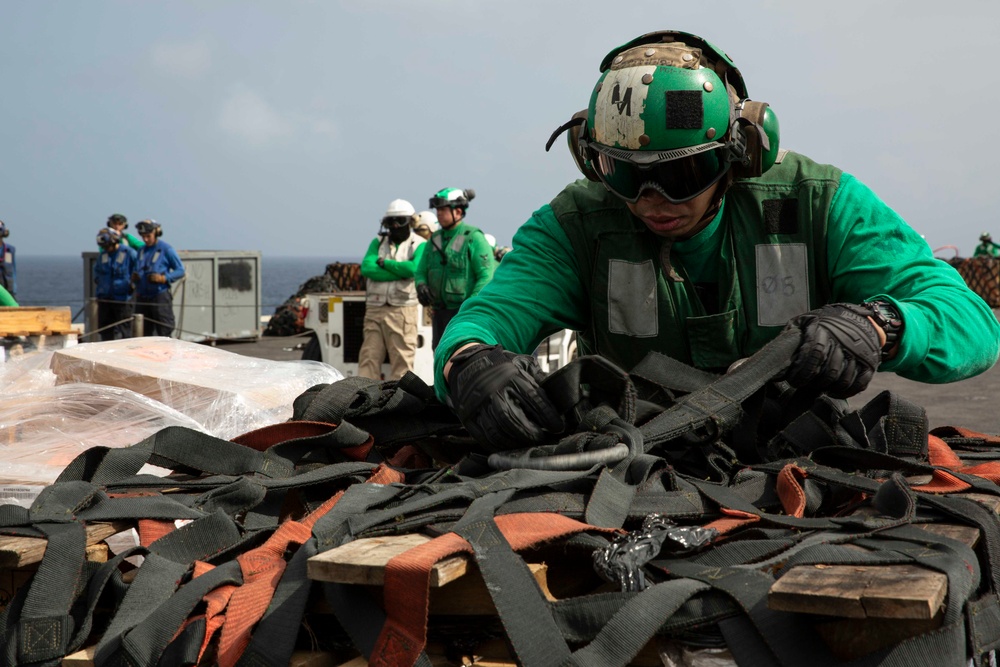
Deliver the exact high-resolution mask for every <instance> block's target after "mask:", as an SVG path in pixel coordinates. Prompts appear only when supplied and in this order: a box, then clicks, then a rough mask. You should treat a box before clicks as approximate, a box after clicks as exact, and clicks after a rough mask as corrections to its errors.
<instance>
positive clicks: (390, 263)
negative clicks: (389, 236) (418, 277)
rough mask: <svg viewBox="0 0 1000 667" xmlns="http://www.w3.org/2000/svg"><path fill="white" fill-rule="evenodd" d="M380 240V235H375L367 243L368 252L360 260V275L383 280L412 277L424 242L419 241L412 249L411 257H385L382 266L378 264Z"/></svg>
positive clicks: (422, 251)
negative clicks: (408, 258) (403, 259)
mask: <svg viewBox="0 0 1000 667" xmlns="http://www.w3.org/2000/svg"><path fill="white" fill-rule="evenodd" d="M381 242H382V239H381V237H378V236H376V237H375V239H374V240H372V242H371V243H370V244H369V245H368V252H366V253H365V256H364V257H363V258H362V260H361V275H363V276H364V277H365V278H368V279H370V280H377V281H379V282H385V281H389V280H400V279H402V278H412V277H413V276H414V274H415V273H416V272H417V267H418V266H419V265H420V258H421V257H422V256H423V254H424V246H425V245H426V244H425V243H421V244H420V245H418V246H417V247H416V249H415V250H414V251H413V259H411V260H408V261H400V260H395V259H385V260H384V261H383V263H382V266H379V265H378V248H379V244H380V243H381Z"/></svg>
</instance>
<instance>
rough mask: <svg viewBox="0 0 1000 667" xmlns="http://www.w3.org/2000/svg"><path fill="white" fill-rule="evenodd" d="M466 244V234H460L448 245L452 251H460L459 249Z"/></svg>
mask: <svg viewBox="0 0 1000 667" xmlns="http://www.w3.org/2000/svg"><path fill="white" fill-rule="evenodd" d="M464 245H465V234H459V235H458V236H456V237H455V239H454V240H453V241H452V242H451V245H449V246H448V249H449V250H451V251H452V252H458V251H459V250H461V249H462V246H464Z"/></svg>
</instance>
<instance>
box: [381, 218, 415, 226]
mask: <svg viewBox="0 0 1000 667" xmlns="http://www.w3.org/2000/svg"><path fill="white" fill-rule="evenodd" d="M409 224H410V217H409V216H405V215H393V216H389V217H387V218H382V226H383V227H385V228H386V229H398V228H400V227H406V226H407V225H409Z"/></svg>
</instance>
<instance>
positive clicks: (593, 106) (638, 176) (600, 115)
mask: <svg viewBox="0 0 1000 667" xmlns="http://www.w3.org/2000/svg"><path fill="white" fill-rule="evenodd" d="M567 129H568V130H570V136H569V140H570V149H571V151H573V152H574V158H575V159H576V160H577V164H578V166H580V168H581V170H582V171H583V172H584V174H585V175H587V177H588V178H591V179H592V180H600V181H601V182H603V183H604V185H605V186H606V187H607V188H608V189H609V190H611V191H612V192H614V193H615V194H617V195H618V196H619V197H621V198H623V199H625V200H627V201H636V200H637V199H638V197H639V195H640V194H641V192H642V191H644V190H645V189H647V188H654V189H656V190H657V191H659V192H660V193H661V194H663V195H664V196H665V197H667V198H668V199H670V200H671V201H677V202H680V201H686V200H688V199H691V198H693V197H695V196H697V195H699V194H701V193H702V192H704V191H705V190H707V189H708V188H709V187H711V186H712V185H714V184H715V183H716V182H718V181H719V180H720V179H722V177H723V176H725V175H726V174H727V173H729V171H730V169H731V168H733V169H734V170H735V172H736V173H734V174H733V175H734V176H736V177H743V176H757V175H760V174H761V173H763V172H764V171H766V170H767V169H768V168H770V166H771V165H773V164H774V160H775V158H776V156H777V152H778V127H777V118H776V117H775V116H774V114H773V112H771V111H770V109H769V107H768V106H767V105H766V104H764V103H760V102H752V101H750V100H748V99H747V92H746V85H745V84H744V82H743V77H742V75H741V74H740V72H739V70H738V69H736V66H735V65H734V64H733V62H732V60H730V58H729V57H728V56H727V55H726V54H725V53H723V52H722V51H721V50H720V49H718V48H716V47H715V46H713V45H712V44H710V43H709V42H707V41H705V40H703V39H701V38H700V37H697V36H695V35H691V34H688V33H683V32H677V31H662V32H656V33H650V34H648V35H643V36H642V37H639V38H637V39H634V40H632V41H631V42H629V43H627V44H625V45H623V46H621V47H619V48H617V49H615V50H614V51H612V52H611V53H610V54H608V56H607V57H605V59H604V61H603V62H602V63H601V77H600V79H599V80H598V82H597V85H596V86H595V87H594V90H593V92H592V93H591V97H590V104H589V106H588V108H587V110H586V112H585V113H584V112H580V113H578V114H576V115H575V116H574V119H573V120H571V121H570V122H569V123H567V124H565V125H564V126H562V127H561V128H560V129H559V130H557V134H558V132H560V131H563V130H567ZM557 134H554V135H553V137H552V139H550V144H549V145H551V142H552V141H553V140H554V138H555V136H557Z"/></svg>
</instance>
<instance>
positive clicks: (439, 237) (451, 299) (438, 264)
mask: <svg viewBox="0 0 1000 667" xmlns="http://www.w3.org/2000/svg"><path fill="white" fill-rule="evenodd" d="M473 234H479V235H482V234H483V232H482V231H481V230H480V229H479V228H478V227H473V226H472V225H470V224H469V223H467V222H464V221H463V222H461V223H459V225H458V226H457V228H456V229H454V231H453V232H452V231H451V230H446V229H439V230H438V231H436V232H434V233H433V234H431V237H430V239H428V241H427V248H425V249H424V255H425V257H424V260H423V261H425V262H426V263H427V264H426V266H427V286H428V287H429V288H430V290H431V294H433V295H434V307H435V308H440V307H444V308H446V309H449V310H457V309H458V308H460V307H461V305H462V303H463V302H465V300H466V299H468V298H469V297H470V296H472V294H473V290H474V289H475V288H476V276H475V271H474V266H473V264H472V263H473V262H474V261H476V258H475V257H473V256H472V250H471V245H470V244H471V243H472V236H473ZM482 241H483V242H484V243H485V238H484V239H482ZM493 261H494V260H493V259H492V257H490V262H491V263H492V262H493ZM491 267H492V264H491Z"/></svg>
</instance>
